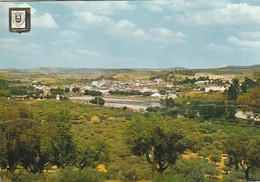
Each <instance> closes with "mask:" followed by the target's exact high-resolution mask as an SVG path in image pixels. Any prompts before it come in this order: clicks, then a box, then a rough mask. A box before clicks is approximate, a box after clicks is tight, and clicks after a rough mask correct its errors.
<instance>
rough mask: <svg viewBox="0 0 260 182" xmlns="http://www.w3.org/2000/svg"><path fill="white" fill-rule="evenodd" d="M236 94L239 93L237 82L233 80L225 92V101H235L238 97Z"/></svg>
mask: <svg viewBox="0 0 260 182" xmlns="http://www.w3.org/2000/svg"><path fill="white" fill-rule="evenodd" d="M238 93H239V80H238V79H236V78H235V79H233V80H232V84H231V85H230V87H229V89H228V90H227V99H228V100H236V99H237V97H238Z"/></svg>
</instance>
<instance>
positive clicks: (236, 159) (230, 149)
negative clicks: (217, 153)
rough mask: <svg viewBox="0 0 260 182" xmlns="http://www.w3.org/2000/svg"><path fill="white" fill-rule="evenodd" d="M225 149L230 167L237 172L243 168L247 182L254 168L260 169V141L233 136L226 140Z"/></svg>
mask: <svg viewBox="0 0 260 182" xmlns="http://www.w3.org/2000/svg"><path fill="white" fill-rule="evenodd" d="M224 149H225V150H226V153H227V154H228V162H229V165H231V166H235V169H236V170H238V169H239V167H241V168H242V169H243V171H244V173H245V179H246V180H248V179H249V172H250V170H251V169H252V168H255V167H260V139H255V138H250V137H248V136H237V135H232V136H229V137H228V138H227V139H226V140H225V144H224Z"/></svg>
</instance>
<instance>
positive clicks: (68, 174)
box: [48, 167, 105, 182]
mask: <svg viewBox="0 0 260 182" xmlns="http://www.w3.org/2000/svg"><path fill="white" fill-rule="evenodd" d="M104 179H105V177H104V174H103V173H101V172H98V171H96V170H94V169H90V168H86V169H83V170H79V169H75V168H72V167H69V168H66V169H62V170H60V171H59V172H58V173H57V174H55V175H54V176H52V177H51V178H50V179H49V180H48V181H56V182H102V181H103V180H104Z"/></svg>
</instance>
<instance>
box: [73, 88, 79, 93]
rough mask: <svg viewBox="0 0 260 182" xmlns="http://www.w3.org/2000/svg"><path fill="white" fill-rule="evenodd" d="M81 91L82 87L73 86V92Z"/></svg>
mask: <svg viewBox="0 0 260 182" xmlns="http://www.w3.org/2000/svg"><path fill="white" fill-rule="evenodd" d="M79 91H80V88H78V87H74V88H72V92H74V93H78V92H79Z"/></svg>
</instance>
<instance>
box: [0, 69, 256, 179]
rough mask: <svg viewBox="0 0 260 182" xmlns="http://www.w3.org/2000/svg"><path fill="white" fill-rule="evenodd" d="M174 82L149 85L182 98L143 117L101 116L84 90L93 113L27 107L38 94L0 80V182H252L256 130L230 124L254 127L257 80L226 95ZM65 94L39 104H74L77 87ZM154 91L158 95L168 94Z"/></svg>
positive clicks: (170, 75)
mask: <svg viewBox="0 0 260 182" xmlns="http://www.w3.org/2000/svg"><path fill="white" fill-rule="evenodd" d="M63 71H64V70H63ZM110 71H111V70H110ZM126 71H127V72H128V75H131V74H134V73H136V72H132V71H130V70H126ZM177 72H178V74H183V75H193V74H194V71H177ZM177 72H172V71H164V72H158V73H157V76H158V75H160V77H161V78H163V79H164V80H166V79H167V80H171V81H173V83H174V84H176V83H177V82H178V83H179V84H181V86H180V87H179V88H178V89H183V90H185V89H186V90H187V91H185V92H181V93H177V95H178V97H177V98H176V99H173V98H169V97H167V98H165V99H162V100H161V103H162V104H164V106H165V107H151V108H148V109H147V112H133V111H131V110H130V109H124V108H121V109H116V108H106V107H104V104H105V101H104V99H103V98H101V96H102V93H101V92H98V91H89V90H86V91H85V95H91V96H94V97H95V98H94V99H92V100H91V101H90V103H92V104H85V103H80V102H76V101H75V102H72V101H68V100H65V99H62V100H60V101H55V100H54V99H53V100H37V99H28V97H32V98H40V97H41V94H42V92H41V91H39V90H37V89H34V87H32V86H24V85H23V84H21V83H20V82H19V81H17V80H16V81H11V80H10V79H9V80H8V79H6V80H4V79H1V80H0V96H1V98H0V168H1V171H0V176H1V178H2V179H3V181H4V182H7V181H8V182H10V181H13V182H16V181H17V182H18V181H19V182H23V181H24V182H27V181H35V182H43V181H46V182H51V181H57V182H61V181H62V182H63V181H64V182H66V181H67V182H73V181H77V182H81V181H82V182H94V181H95V182H99V181H100V182H101V181H104V180H121V181H136V180H149V181H155V182H161V181H169V182H172V181H187V182H189V181H202V182H203V181H212V182H213V181H245V180H259V179H260V165H259V164H260V148H259V146H260V141H259V138H260V128H259V121H257V120H253V119H254V118H253V119H252V118H248V119H245V120H242V119H238V118H236V117H235V114H236V112H237V110H243V111H250V112H253V114H254V116H255V118H256V117H257V113H258V112H259V107H260V102H259V98H260V95H259V93H260V85H259V84H260V82H259V73H253V74H252V75H250V76H249V77H245V78H244V79H239V78H235V79H233V80H232V83H231V82H230V83H231V84H230V87H229V89H228V90H227V91H226V92H223V93H222V92H208V93H206V92H201V91H198V90H196V91H194V90H192V88H193V85H194V83H195V82H194V81H195V80H196V81H198V80H199V81H205V80H208V79H209V78H208V77H199V78H196V79H193V78H190V77H189V78H185V77H183V79H179V78H176V75H175V74H177ZM111 74H112V73H111ZM119 74H122V73H121V72H120V73H119ZM149 74H151V72H149ZM112 75H113V74H112ZM63 76H64V75H63ZM153 76H154V75H153ZM187 77H188V76H187ZM157 78H158V77H157ZM80 79H83V78H80ZM152 79H155V78H152ZM181 80H182V81H181ZM55 81H57V80H55ZM70 81H71V80H70ZM70 81H69V82H70ZM175 81H176V82H175ZM215 83H220V81H219V80H215ZM25 85H26V84H25ZM27 85H28V84H27ZM68 87H69V86H66V87H64V86H62V87H59V86H57V87H52V89H50V95H49V96H48V97H49V98H53V97H55V95H57V94H62V95H63V96H68V95H70V94H72V95H73V94H75V95H80V93H79V91H80V90H79V87H76V86H75V87H74V88H73V89H72V92H71V93H70V89H69V88H68ZM64 88H65V89H64ZM156 89H158V90H159V91H160V92H161V93H163V94H166V93H167V91H169V90H170V91H175V90H174V89H175V88H169V89H167V88H166V87H165V88H164V87H161V86H159V87H158V88H156ZM176 90H177V89H176ZM176 92H177V91H176ZM111 94H117V95H142V94H144V95H145V94H147V95H145V96H149V94H150V93H142V94H140V93H139V92H137V91H133V92H127V91H123V92H121V91H115V92H111ZM24 95H26V96H25V99H24V100H23V99H20V97H19V96H24ZM166 95H167V94H166ZM8 97H11V98H8Z"/></svg>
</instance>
